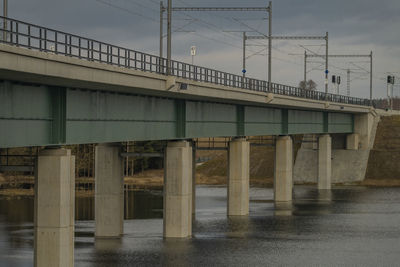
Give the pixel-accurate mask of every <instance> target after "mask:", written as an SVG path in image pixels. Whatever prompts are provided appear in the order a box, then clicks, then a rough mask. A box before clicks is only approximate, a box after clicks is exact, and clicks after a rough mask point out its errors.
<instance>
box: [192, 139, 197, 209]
mask: <svg viewBox="0 0 400 267" xmlns="http://www.w3.org/2000/svg"><path fill="white" fill-rule="evenodd" d="M192 153H193V154H192V214H193V215H195V214H196V144H195V143H194V142H193V143H192Z"/></svg>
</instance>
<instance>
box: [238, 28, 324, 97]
mask: <svg viewBox="0 0 400 267" xmlns="http://www.w3.org/2000/svg"><path fill="white" fill-rule="evenodd" d="M246 39H247V40H260V39H268V55H269V56H268V83H269V84H270V82H271V59H272V57H271V48H272V47H271V40H325V42H326V44H325V45H326V47H328V33H326V35H325V36H265V35H257V36H247V37H246ZM326 53H328V49H326ZM308 56H309V55H307V53H304V72H305V73H304V80H306V78H307V77H306V67H307V65H306V60H307V57H308ZM325 61H326V62H325V68H326V70H325V79H326V81H327V79H328V74H327V69H328V57H326V58H325ZM327 87H328V84H326V86H325V91H326V92H327V90H328V89H327ZM268 88H269V87H268Z"/></svg>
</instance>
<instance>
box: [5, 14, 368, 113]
mask: <svg viewBox="0 0 400 267" xmlns="http://www.w3.org/2000/svg"><path fill="white" fill-rule="evenodd" d="M0 21H2V22H3V27H2V28H0V42H2V43H6V44H9V45H13V46H19V47H25V48H28V49H34V50H39V51H43V52H48V53H54V54H60V55H65V56H69V57H76V58H79V59H84V60H88V61H95V62H101V63H105V64H110V65H114V66H118V67H125V68H130V69H136V70H141V71H147V72H155V73H160V74H166V73H167V59H165V58H160V57H158V56H155V55H151V54H147V53H143V52H138V51H135V50H132V49H127V48H123V47H120V46H116V45H112V44H108V43H104V42H100V41H96V40H93V39H90V38H85V37H81V36H78V35H74V34H69V33H66V32H62V31H58V30H53V29H49V28H45V27H41V26H38V25H34V24H31V23H27V22H23V21H19V20H15V19H11V18H4V17H1V16H0ZM170 72H171V73H170V74H171V75H174V76H177V77H181V78H185V79H190V80H194V81H200V82H208V83H214V84H219V85H225V86H231V87H236V88H242V89H246V90H254V91H260V92H270V93H274V94H280V95H287V96H294V97H301V98H307V99H314V100H323V101H330V102H337V103H346V104H355V105H363V106H369V105H370V101H369V100H368V99H362V98H356V97H349V96H343V95H334V94H329V93H328V94H327V93H323V92H318V91H311V90H305V89H301V88H298V87H293V86H288V85H283V84H277V83H271V86H269V84H268V82H267V81H263V80H258V79H252V78H248V77H243V76H241V75H235V74H231V73H227V72H223V71H218V70H214V69H210V68H205V67H200V66H195V65H191V64H187V63H184V62H179V61H175V60H172V61H171V70H170Z"/></svg>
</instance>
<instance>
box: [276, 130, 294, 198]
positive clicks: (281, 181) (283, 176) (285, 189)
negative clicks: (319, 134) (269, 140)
mask: <svg viewBox="0 0 400 267" xmlns="http://www.w3.org/2000/svg"><path fill="white" fill-rule="evenodd" d="M292 191H293V140H292V138H291V137H290V136H280V137H278V139H277V140H276V147H275V175H274V200H275V202H288V201H292Z"/></svg>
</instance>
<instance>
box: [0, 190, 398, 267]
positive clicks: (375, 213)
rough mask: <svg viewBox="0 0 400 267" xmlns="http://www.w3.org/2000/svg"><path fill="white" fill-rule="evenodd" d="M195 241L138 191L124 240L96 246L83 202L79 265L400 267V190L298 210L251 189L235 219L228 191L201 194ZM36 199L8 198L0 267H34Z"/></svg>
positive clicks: (304, 194)
mask: <svg viewBox="0 0 400 267" xmlns="http://www.w3.org/2000/svg"><path fill="white" fill-rule="evenodd" d="M196 191H197V200H196V201H197V209H196V218H195V221H194V225H193V238H191V239H183V240H179V239H172V240H164V239H163V238H162V229H163V228H162V194H161V192H129V194H128V195H127V196H126V202H125V205H126V206H125V213H126V215H125V217H126V220H125V223H124V228H125V229H124V233H125V234H124V236H123V238H121V239H120V240H95V238H94V221H93V220H92V219H93V205H94V202H93V199H92V198H79V199H77V201H76V205H77V207H76V214H77V215H76V218H77V221H76V234H75V235H76V240H75V266H152V265H164V266H216V265H221V266H248V265H250V266H266V265H291V266H310V265H312V266H322V265H323V266H337V265H341V266H343V265H346V266H377V265H379V266H398V265H399V262H400V188H364V187H338V188H334V189H333V190H332V191H331V192H324V191H322V192H319V191H318V190H316V189H315V188H314V187H308V186H296V187H295V197H294V199H295V200H294V201H293V204H292V205H280V206H275V205H274V203H273V202H272V199H273V192H272V189H265V188H251V190H250V196H251V202H250V216H249V217H243V218H241V217H238V218H227V216H226V188H225V187H207V186H198V187H197V190H196ZM32 219H33V201H32V199H30V198H22V199H8V200H7V199H1V200H0V266H32V265H33V224H32Z"/></svg>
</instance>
